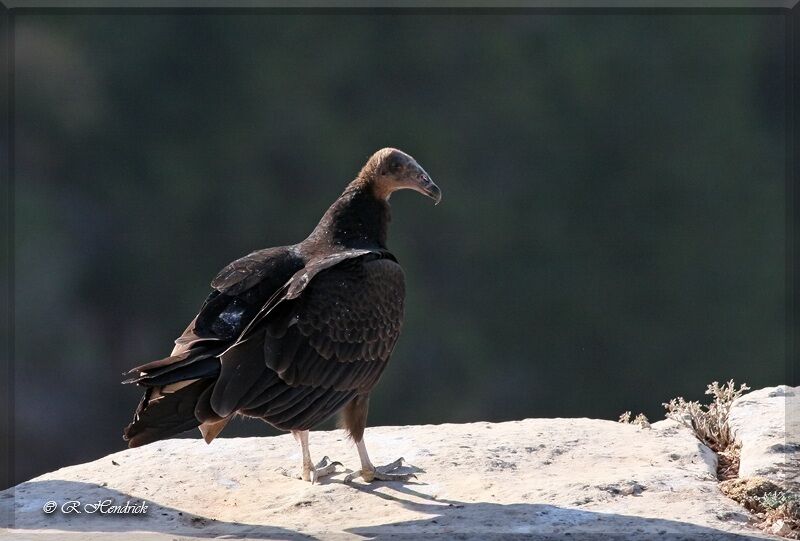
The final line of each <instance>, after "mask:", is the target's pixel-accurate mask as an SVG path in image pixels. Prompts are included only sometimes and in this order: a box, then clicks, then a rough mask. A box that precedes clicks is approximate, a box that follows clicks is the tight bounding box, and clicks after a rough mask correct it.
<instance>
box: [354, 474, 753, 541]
mask: <svg viewBox="0 0 800 541" xmlns="http://www.w3.org/2000/svg"><path fill="white" fill-rule="evenodd" d="M379 486H380V485H359V486H357V487H355V488H356V489H357V490H361V491H362V492H365V493H369V494H372V495H373V496H375V497H378V498H382V499H385V500H387V501H393V502H397V503H400V504H401V505H402V506H403V507H406V508H407V509H409V510H413V511H417V512H420V513H426V514H429V515H430V517H429V518H426V519H420V520H411V521H403V522H388V523H386V524H381V525H377V526H369V527H361V528H348V529H346V530H345V531H347V532H349V533H352V534H355V535H359V536H361V537H364V538H366V539H384V538H391V539H416V538H419V537H420V535H424V537H425V538H426V539H429V538H439V539H451V538H457V539H460V540H464V539H476V540H477V539H499V538H502V539H511V538H519V539H523V538H524V539H532V540H563V539H581V540H582V541H583V540H590V541H594V540H597V541H600V540H637V539H640V540H645V539H646V540H651V539H659V540H665V541H693V540H698V541H712V540H713V541H716V540H720V541H722V540H725V541H728V540H730V541H736V540H741V541H744V540H750V539H753V540H755V539H764V538H765V537H764V536H760V535H759V534H757V533H756V532H755V531H754V533H753V535H752V536H750V535H742V534H739V533H733V532H727V531H724V530H718V529H714V528H708V527H704V526H698V525H696V524H691V523H686V522H680V521H676V520H666V519H658V518H644V517H637V516H628V515H620V514H613V513H601V512H597V511H588V510H582V509H570V508H563V507H557V506H554V505H547V504H534V503H530V504H529V503H514V504H498V503H488V502H477V503H467V502H459V501H455V500H446V499H441V498H439V499H437V498H433V497H431V496H429V495H427V494H423V493H421V492H418V491H416V490H414V489H413V488H412V487H411V486H408V485H406V486H403V485H399V484H394V483H393V484H391V485H389V486H391V488H392V489H393V491H394V492H395V493H396V495H395V494H387V493H386V492H378V491H377V490H376V488H378V487H379ZM384 486H385V485H384ZM745 517H746V515H745V514H742V515H741V517H740V519H741V520H742V521H744V520H746V518H745Z"/></svg>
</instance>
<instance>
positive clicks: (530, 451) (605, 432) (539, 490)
mask: <svg viewBox="0 0 800 541" xmlns="http://www.w3.org/2000/svg"><path fill="white" fill-rule="evenodd" d="M367 444H368V446H369V447H370V450H371V454H372V457H373V460H374V461H375V462H376V463H378V464H380V463H387V462H390V461H392V460H394V459H395V458H397V457H398V456H403V457H405V458H406V459H407V460H408V462H410V463H411V464H414V465H415V466H417V467H419V468H421V469H424V470H425V471H424V472H420V473H418V479H417V480H416V481H412V482H409V483H404V484H401V483H376V484H373V485H365V484H362V483H358V482H355V483H354V484H353V485H346V484H343V483H342V478H343V477H344V473H341V474H338V475H336V476H335V477H333V478H330V479H327V480H324V481H323V482H322V483H321V484H319V485H313V486H312V485H310V484H309V483H306V482H303V481H300V480H296V479H293V478H291V477H287V476H286V475H283V473H282V471H281V470H282V469H283V468H289V469H292V470H297V469H298V467H299V464H300V451H299V448H298V446H297V444H296V443H295V441H294V439H293V438H292V437H291V436H290V435H285V436H278V437H271V438H239V439H236V438H231V439H225V438H222V439H218V440H217V441H215V442H214V443H213V444H212V445H206V444H205V443H203V442H202V441H200V440H187V439H175V440H168V441H164V442H160V443H155V444H152V445H149V446H145V447H142V448H139V449H132V450H125V451H122V452H119V453H115V454H113V455H110V456H107V457H104V458H101V459H99V460H96V461H94V462H90V463H87V464H80V465H77V466H72V467H68V468H64V469H61V470H58V471H55V472H52V473H48V474H46V475H42V476H40V477H37V478H35V479H32V480H30V481H28V482H25V483H22V484H20V485H18V486H17V487H16V488H15V489H11V490H7V491H5V492H1V493H0V505H2V506H5V508H6V509H5V510H6V512H7V513H9V512H11V511H13V516H14V524H13V527H12V528H11V529H8V530H6V531H4V532H3V533H2V534H0V537H3V534H4V535H6V536H10V537H11V538H18V539H26V540H39V539H48V540H49V539H58V540H59V541H60V540H62V539H64V540H67V541H69V540H73V539H94V540H101V539H102V540H106V539H111V540H114V539H126V540H127V539H134V540H159V541H161V540H167V539H175V538H176V536H182V537H181V539H205V538H214V537H219V536H226V538H227V539H231V538H232V539H236V538H243V537H247V538H250V539H295V538H304V539H309V538H312V539H313V538H316V539H331V538H333V539H348V538H354V539H363V538H365V537H366V538H407V539H416V538H431V537H437V538H439V539H451V538H453V537H458V538H460V539H487V538H497V537H499V536H505V535H517V536H524V537H525V538H526V539H564V538H567V539H569V538H572V539H597V540H600V539H602V540H605V539H626V540H627V539H630V540H645V539H647V540H652V539H669V540H686V541H690V540H691V541H694V540H706V539H708V540H711V539H715V540H716V539H720V540H721V539H725V540H728V539H731V540H743V539H760V538H773V537H772V536H771V535H769V534H768V533H765V532H763V531H760V530H757V529H755V528H754V527H753V526H751V525H750V524H749V518H750V517H749V516H748V513H747V512H746V511H745V510H744V509H743V508H742V507H741V506H739V505H738V504H737V503H736V502H734V501H733V500H731V499H729V498H727V497H725V496H724V495H723V494H722V493H721V492H720V490H719V487H718V483H717V480H716V477H715V469H716V457H715V455H714V453H712V452H711V451H710V450H709V449H708V448H707V447H706V446H704V445H702V444H701V443H700V442H699V441H698V440H697V439H695V437H694V436H693V434H692V433H691V432H690V431H689V430H688V429H686V428H684V427H682V426H680V425H678V424H677V423H675V422H673V421H661V422H658V423H654V424H653V427H652V429H641V428H638V427H636V426H632V425H626V424H620V423H617V422H612V421H601V420H591V419H528V420H525V421H515V422H506V423H497V424H491V423H470V424H449V425H437V426H431V425H428V426H409V427H378V428H370V429H368V431H367ZM311 449H312V452H313V453H314V454H313V457H314V458H315V459H320V458H322V456H323V455H329V456H330V457H331V458H332V459H335V460H340V461H342V462H343V463H344V464H346V465H348V466H350V467H351V468H352V467H356V466H357V465H358V458H357V454H356V452H355V449H354V448H353V445H352V444H351V443H350V442H349V441H348V440H347V439H346V438H345V437H344V435H343V433H342V432H340V431H331V432H312V434H311ZM70 500H77V501H80V502H81V505H85V504H87V503H88V504H93V503H97V502H98V501H102V500H112V501H113V502H114V503H115V504H118V505H123V504H125V502H126V501H131V502H132V503H138V502H141V501H142V500H144V501H145V502H146V503H147V505H148V506H149V507H148V509H147V513H146V514H129V515H116V514H115V515H110V514H101V513H99V512H95V513H87V512H84V513H82V514H77V513H70V514H65V513H63V512H61V511H60V510H56V511H55V512H53V513H51V514H46V513H45V512H44V511H42V508H43V506H44V505H45V504H46V503H47V502H48V501H53V502H56V504H57V505H59V506H61V505H63V504H64V503H65V502H67V501H70Z"/></svg>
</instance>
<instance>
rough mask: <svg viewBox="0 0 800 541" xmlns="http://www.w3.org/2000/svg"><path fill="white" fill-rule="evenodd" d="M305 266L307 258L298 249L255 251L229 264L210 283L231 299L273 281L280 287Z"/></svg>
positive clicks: (281, 247) (276, 248)
mask: <svg viewBox="0 0 800 541" xmlns="http://www.w3.org/2000/svg"><path fill="white" fill-rule="evenodd" d="M304 263H305V262H304V258H303V257H302V255H301V254H300V253H299V252H298V250H297V248H296V247H295V246H278V247H274V248H264V249H262V250H256V251H254V252H251V253H249V254H247V255H246V256H244V257H240V258H239V259H237V260H235V261H232V262H231V263H229V264H228V265H226V266H225V267H224V268H223V269H222V270H221V271H219V272H218V273H217V275H216V276H215V277H214V279H213V280H212V281H211V287H212V288H214V289H215V290H217V291H219V292H220V293H224V294H226V295H231V296H234V295H238V294H240V293H242V292H244V291H246V290H248V289H250V288H252V287H253V286H255V285H256V284H258V283H259V282H262V281H263V280H268V279H270V278H273V279H274V281H276V282H279V283H276V284H275V285H276V287H279V286H280V285H281V284H282V283H283V282H285V281H286V279H288V278H289V277H290V276H291V275H292V274H293V273H295V272H296V271H297V270H299V269H301V268H303V265H304ZM270 281H272V280H270Z"/></svg>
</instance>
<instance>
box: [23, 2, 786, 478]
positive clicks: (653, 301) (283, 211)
mask: <svg viewBox="0 0 800 541" xmlns="http://www.w3.org/2000/svg"><path fill="white" fill-rule="evenodd" d="M16 24H17V28H16V103H15V114H16V134H15V135H16V145H17V146H16V149H17V155H16V159H17V173H16V175H17V176H16V181H17V188H16V190H17V191H16V194H17V197H16V220H17V221H16V279H17V280H16V295H17V312H16V340H17V354H18V359H17V366H16V380H15V383H16V406H17V409H16V413H17V427H16V445H17V470H18V472H17V479H18V480H22V479H25V478H28V477H30V476H31V475H33V474H36V473H39V472H42V471H44V470H49V469H53V468H55V467H57V466H61V465H64V464H68V463H74V462H76V461H79V460H85V459H90V458H95V457H97V456H100V455H102V454H105V453H107V452H109V451H111V450H117V449H120V448H122V447H123V445H124V444H123V442H122V439H121V429H122V427H123V426H124V425H125V424H126V423H127V422H128V421H129V418H130V416H131V414H132V412H133V409H134V407H135V405H136V402H137V400H138V397H139V393H138V391H137V390H136V389H133V388H127V387H126V388H122V387H121V386H120V385H119V381H120V379H121V376H120V374H121V372H123V370H126V369H128V368H130V367H131V366H134V365H136V364H140V363H142V362H144V361H148V360H152V359H156V358H159V357H161V356H164V355H165V354H167V353H168V352H169V350H170V348H171V341H172V340H173V339H174V338H175V337H176V336H177V335H178V334H179V333H180V332H181V331H182V330H183V328H184V327H185V325H186V324H187V322H188V321H189V320H190V319H191V318H192V317H193V315H194V313H195V311H196V310H197V308H198V307H199V305H200V303H201V302H202V300H203V299H204V297H205V295H206V293H207V290H208V289H207V288H208V282H209V281H210V279H211V278H212V277H213V276H214V274H215V273H216V271H217V270H218V269H220V268H221V267H223V266H224V265H225V264H226V263H228V262H229V261H231V260H233V259H235V258H237V257H239V256H241V255H243V254H245V253H247V252H249V251H251V250H253V249H257V248H261V247H266V246H274V245H281V244H290V243H294V242H297V241H299V240H301V239H302V238H304V237H305V236H306V235H307V234H308V233H309V232H310V231H311V229H312V228H313V226H314V225H315V224H316V222H317V220H318V219H319V217H320V216H321V215H322V213H323V211H324V210H325V208H326V207H327V205H328V204H330V202H331V201H333V200H334V199H335V198H336V197H337V196H338V195H339V193H340V192H341V190H342V188H343V187H344V185H345V184H346V183H347V182H348V181H349V180H350V179H351V178H352V177H353V176H354V175H355V173H356V172H357V170H358V169H359V167H360V166H361V164H362V163H363V161H364V160H365V159H366V157H367V156H368V155H369V154H371V153H372V152H373V151H374V150H376V149H378V148H380V147H383V146H389V145H391V146H396V147H399V148H401V149H403V150H405V151H407V152H409V153H411V154H412V155H413V156H415V157H416V158H417V159H418V160H419V161H420V163H421V164H422V165H423V166H424V167H425V168H426V169H427V170H428V171H429V172H430V173H431V174H432V176H433V178H434V179H435V180H436V181H437V183H438V184H439V185H440V186H441V187H442V189H443V192H444V200H443V204H442V205H440V206H438V207H437V208H435V209H434V208H433V207H432V206H430V205H429V201H427V200H424V199H422V198H420V197H417V196H415V195H413V194H408V193H402V194H399V195H397V196H395V197H394V198H393V201H392V203H393V217H394V219H393V222H392V226H391V231H390V247H391V248H392V249H393V250H394V251H395V253H396V254H397V255H398V257H399V259H400V261H401V263H403V265H404V267H405V269H406V274H407V288H408V301H407V311H406V324H405V328H404V334H403V336H402V337H401V340H400V343H399V345H398V347H397V350H396V352H395V355H394V358H393V360H392V363H391V364H390V367H389V369H388V371H387V373H386V374H385V376H384V378H383V380H382V382H381V384H380V386H379V388H378V390H377V391H376V393H374V397H373V400H372V411H371V416H370V423H371V424H373V425H375V424H403V423H437V422H451V421H453V422H460V421H473V420H507V419H517V418H524V417H538V416H592V417H605V418H609V419H616V418H617V416H618V415H619V413H620V412H622V411H624V410H635V411H643V412H645V413H646V414H647V415H648V416H649V417H650V418H651V419H654V420H655V419H658V418H661V415H662V411H661V406H660V404H661V403H662V402H664V401H666V400H668V399H669V398H671V397H673V396H677V395H683V396H686V397H689V398H699V393H700V392H701V391H702V389H703V387H704V385H705V384H706V383H707V382H709V381H711V380H726V379H729V378H735V379H736V380H737V381H746V382H747V383H749V384H750V385H751V386H752V387H755V388H757V387H759V386H764V385H771V384H778V383H781V382H782V378H783V377H784V367H785V327H784V310H785V308H784V306H785V304H784V303H785V301H784V294H785V249H784V245H785V240H786V239H785V226H784V223H785V212H786V210H785V209H786V206H785V205H786V203H785V196H784V182H785V180H784V179H785V169H784V167H785V158H784V156H785V151H786V149H785V147H784V144H785V143H784V133H785V125H784V121H785V120H784V119H785V116H786V110H785V93H784V88H785V80H784V78H785V76H786V72H785V56H784V38H785V35H784V21H783V18H782V16H780V15H768V14H764V15H744V14H738V15H723V14H719V13H717V14H708V13H706V14H686V15H679V14H664V13H661V14H657V13H653V14H643V13H641V14H621V13H619V14H608V15H603V14H599V13H593V14H549V15H547V14H536V13H535V12H530V13H516V14H509V13H505V14H503V13H498V14H487V13H470V12H468V11H453V12H451V13H445V12H419V11H417V12H407V13H402V12H384V13H381V12H372V13H370V12H364V11H355V12H331V11H320V12H311V11H309V12H302V11H299V12H298V11H294V12H292V11H289V12H275V11H273V12H269V11H262V12H257V11H247V12H241V13H235V12H231V13H220V12H216V13H205V14H203V13H189V12H184V13H175V12H172V13H170V12H163V13H157V12H138V13H137V12H120V13H114V12H98V13H91V12H86V11H82V12H75V13H70V12H60V13H57V14H49V15H48V14H45V13H37V12H30V13H23V14H20V15H18V16H17V18H16ZM266 433H269V429H268V428H267V427H266V425H262V424H260V423H257V422H254V421H250V422H244V421H243V422H241V423H237V425H236V426H232V427H229V428H228V429H226V432H225V435H228V436H230V435H236V434H239V435H242V434H250V435H255V434H266ZM193 436H194V434H193ZM55 449H57V451H55ZM354 456H355V455H354ZM337 458H339V459H344V458H346V457H337ZM351 458H353V459H354V457H351Z"/></svg>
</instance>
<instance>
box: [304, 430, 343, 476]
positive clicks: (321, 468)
mask: <svg viewBox="0 0 800 541" xmlns="http://www.w3.org/2000/svg"><path fill="white" fill-rule="evenodd" d="M292 435H293V436H294V439H296V440H297V441H299V442H300V448H301V449H302V452H303V470H302V474H301V476H300V477H301V478H302V479H303V481H311V484H314V483H316V482H317V481H318V480H319V479H322V478H323V477H326V476H328V475H331V474H332V473H335V472H336V466H337V465H338V466H341V465H342V463H341V462H331V460H330V459H329V458H328V457H323V458H322V460H320V461H319V462H318V463H317V464H316V465H314V463H313V462H312V461H311V452H310V451H309V450H308V430H292Z"/></svg>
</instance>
